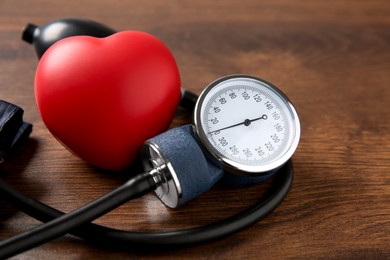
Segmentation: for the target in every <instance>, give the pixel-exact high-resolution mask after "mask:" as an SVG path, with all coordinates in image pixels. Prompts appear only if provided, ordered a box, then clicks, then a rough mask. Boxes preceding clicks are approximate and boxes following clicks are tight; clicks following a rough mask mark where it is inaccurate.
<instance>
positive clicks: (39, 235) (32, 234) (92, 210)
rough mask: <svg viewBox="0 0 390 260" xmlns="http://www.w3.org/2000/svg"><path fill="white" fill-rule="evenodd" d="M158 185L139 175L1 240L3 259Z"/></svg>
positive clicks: (90, 219) (0, 254) (0, 247)
mask: <svg viewBox="0 0 390 260" xmlns="http://www.w3.org/2000/svg"><path fill="white" fill-rule="evenodd" d="M155 188H156V183H155V181H154V180H153V177H152V176H151V174H149V173H143V174H139V175H137V176H135V177H134V178H132V179H130V180H129V181H127V182H126V183H125V184H123V185H122V186H120V187H118V188H116V189H115V190H112V191H111V192H109V193H107V194H105V195H103V196H102V197H100V198H99V199H97V200H95V201H93V202H91V203H89V204H87V205H85V206H83V207H81V208H79V209H76V210H74V211H72V212H70V213H68V214H64V215H62V216H60V217H58V218H54V219H52V220H51V221H49V222H47V223H45V224H42V225H39V226H37V227H35V228H32V229H30V230H27V231H25V232H23V233H20V234H18V235H15V236H13V237H10V238H8V239H5V240H2V241H0V259H4V258H7V257H11V256H13V255H15V254H18V253H21V252H23V251H25V250H28V249H31V248H33V247H35V246H38V245H41V244H43V243H45V242H47V241H49V240H52V239H54V238H57V237H59V236H61V235H64V234H66V233H68V232H69V231H70V230H72V229H74V228H76V227H77V226H79V225H81V224H84V223H88V222H90V221H92V220H94V219H96V218H98V217H100V216H102V215H104V214H105V213H107V212H109V211H110V210H112V209H114V208H116V207H118V206H120V205H122V204H123V203H125V202H127V201H129V200H131V199H135V198H138V197H140V196H142V195H144V194H146V193H148V192H150V191H153V190H154V189H155Z"/></svg>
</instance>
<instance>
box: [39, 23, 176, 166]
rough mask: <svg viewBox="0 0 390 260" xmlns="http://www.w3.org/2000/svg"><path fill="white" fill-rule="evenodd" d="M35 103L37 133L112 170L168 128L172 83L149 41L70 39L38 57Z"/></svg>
mask: <svg viewBox="0 0 390 260" xmlns="http://www.w3.org/2000/svg"><path fill="white" fill-rule="evenodd" d="M35 97H36V102H37V105H38V108H39V111H40V113H41V116H42V119H43V121H44V123H45V125H46V126H47V128H48V129H49V131H50V132H51V133H52V134H53V135H54V136H55V137H56V138H57V139H58V140H59V141H60V142H61V143H62V144H63V145H64V146H65V147H67V148H68V149H69V150H70V151H72V152H73V153H74V154H76V155H78V156H79V157H80V158H82V159H84V160H85V161H87V162H89V163H91V164H93V165H95V166H98V167H100V168H104V169H110V170H118V169H123V168H125V167H127V166H129V165H130V164H131V163H132V162H133V161H134V159H135V158H136V155H137V153H138V150H139V149H140V147H141V146H142V144H143V143H144V141H145V140H147V139H149V138H151V137H153V136H155V135H157V134H159V133H161V132H163V131H164V130H166V129H167V128H168V126H169V124H170V122H171V120H172V118H173V116H174V114H175V111H176V108H177V105H178V103H179V99H180V76H179V71H178V68H177V65H176V62H175V59H174V57H173V56H172V54H171V52H170V51H169V49H168V48H167V47H166V46H165V45H164V44H163V43H162V42H161V41H160V40H159V39H157V38H156V37H154V36H152V35H150V34H147V33H144V32H137V31H125V32H120V33H116V34H114V35H112V36H109V37H107V38H94V37H89V36H75V37H70V38H66V39H63V40H61V41H59V42H57V43H56V44H54V45H53V46H52V47H50V48H49V49H48V50H47V51H46V52H45V54H44V55H43V56H42V59H41V60H40V62H39V64H38V68H37V72H36V77H35Z"/></svg>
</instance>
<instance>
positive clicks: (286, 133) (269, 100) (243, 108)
mask: <svg viewBox="0 0 390 260" xmlns="http://www.w3.org/2000/svg"><path fill="white" fill-rule="evenodd" d="M193 128H194V132H195V135H196V136H197V138H198V140H199V141H200V142H201V144H202V145H203V147H204V148H205V149H206V150H207V152H208V154H209V155H211V156H212V157H213V158H215V159H217V160H218V161H219V162H221V163H222V165H223V167H224V168H225V169H226V170H228V171H229V172H232V173H236V174H239V175H250V176H257V175H263V174H266V173H267V172H269V171H272V170H276V169H278V168H279V167H281V166H282V165H283V164H285V163H286V162H287V161H288V160H289V159H290V158H291V156H292V155H293V153H294V151H295V150H296V148H297V146H298V142H299V138H300V123H299V118H298V114H297V112H296V110H295V108H294V106H293V105H292V103H291V102H290V101H289V99H288V98H287V97H286V95H285V94H283V93H282V92H281V91H280V90H279V89H277V88H276V87H275V86H273V85H272V84H270V83H268V82H266V81H264V80H262V79H259V78H255V77H251V76H247V75H232V76H227V77H224V78H221V79H219V80H217V81H214V82H213V83H211V84H210V85H209V86H208V87H207V88H206V89H205V90H204V91H203V92H202V94H201V95H200V97H199V100H198V102H197V104H196V106H195V113H194V124H193Z"/></svg>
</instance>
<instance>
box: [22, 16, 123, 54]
mask: <svg viewBox="0 0 390 260" xmlns="http://www.w3.org/2000/svg"><path fill="white" fill-rule="evenodd" d="M114 33H116V31H115V30H114V29H112V28H110V27H108V26H106V25H104V24H101V23H98V22H95V21H91V20H86V19H75V18H66V19H60V20H56V21H53V22H50V23H48V24H45V25H42V26H37V25H34V24H30V23H29V24H27V25H26V27H25V28H24V30H23V34H22V39H23V40H24V41H26V42H28V43H30V44H33V45H34V47H35V51H36V53H37V55H38V58H41V57H42V55H43V54H44V53H45V51H46V50H47V49H48V48H49V47H50V46H51V45H53V44H54V43H55V42H57V41H59V40H61V39H64V38H66V37H70V36H75V35H88V36H94V37H100V38H101V37H106V36H109V35H111V34H114Z"/></svg>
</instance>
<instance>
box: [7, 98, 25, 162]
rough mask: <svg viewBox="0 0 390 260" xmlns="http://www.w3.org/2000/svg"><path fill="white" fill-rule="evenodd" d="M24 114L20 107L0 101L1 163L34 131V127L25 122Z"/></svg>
mask: <svg viewBox="0 0 390 260" xmlns="http://www.w3.org/2000/svg"><path fill="white" fill-rule="evenodd" d="M23 112H24V111H23V109H21V108H20V107H18V106H16V105H14V104H11V103H8V102H6V101H4V100H0V162H2V161H3V160H4V157H6V156H7V155H8V154H9V153H10V152H11V151H12V149H13V148H14V147H16V146H18V145H19V144H20V143H22V142H23V141H25V140H26V139H27V138H28V136H29V135H30V133H31V131H32V125H31V124H30V123H27V122H24V121H23Z"/></svg>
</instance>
